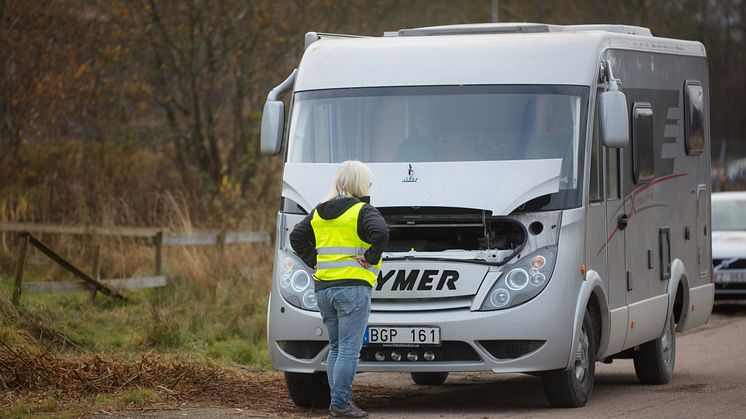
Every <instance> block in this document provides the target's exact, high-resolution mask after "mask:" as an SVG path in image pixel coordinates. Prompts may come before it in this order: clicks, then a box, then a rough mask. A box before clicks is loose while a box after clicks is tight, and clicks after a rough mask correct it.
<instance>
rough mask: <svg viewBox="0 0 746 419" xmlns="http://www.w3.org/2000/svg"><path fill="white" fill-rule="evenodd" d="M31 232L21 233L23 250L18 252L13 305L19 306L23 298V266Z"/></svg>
mask: <svg viewBox="0 0 746 419" xmlns="http://www.w3.org/2000/svg"><path fill="white" fill-rule="evenodd" d="M28 242H29V234H28V233H22V234H21V250H20V252H19V253H18V264H17V265H16V282H15V284H14V285H13V305H14V306H18V303H19V301H20V300H21V284H22V283H23V268H24V267H25V266H26V251H27V250H28Z"/></svg>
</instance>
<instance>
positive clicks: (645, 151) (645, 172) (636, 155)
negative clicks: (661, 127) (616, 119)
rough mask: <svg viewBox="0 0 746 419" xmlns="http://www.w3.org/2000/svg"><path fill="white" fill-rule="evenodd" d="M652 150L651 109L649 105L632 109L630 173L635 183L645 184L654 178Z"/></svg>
mask: <svg viewBox="0 0 746 419" xmlns="http://www.w3.org/2000/svg"><path fill="white" fill-rule="evenodd" d="M653 153H654V148H653V108H652V107H650V104H649V103H635V104H634V106H633V107H632V173H633V174H634V177H635V183H645V182H647V181H649V180H650V179H652V178H653V177H654V176H655V156H654V154H653Z"/></svg>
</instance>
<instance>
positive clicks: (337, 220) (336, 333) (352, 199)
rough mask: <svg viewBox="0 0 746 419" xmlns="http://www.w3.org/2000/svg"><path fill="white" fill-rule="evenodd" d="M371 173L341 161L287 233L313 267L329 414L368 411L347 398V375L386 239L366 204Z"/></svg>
mask: <svg viewBox="0 0 746 419" xmlns="http://www.w3.org/2000/svg"><path fill="white" fill-rule="evenodd" d="M372 178H373V176H372V174H371V171H370V168H369V167H368V166H366V165H365V164H363V163H361V162H359V161H355V160H352V161H346V162H344V163H342V165H341V166H340V167H339V169H338V170H337V174H336V176H335V177H334V182H333V183H332V188H331V191H330V193H329V195H328V196H327V197H326V199H325V200H324V201H323V202H322V203H320V204H319V205H318V206H316V208H314V210H313V211H311V213H310V214H309V215H308V216H307V217H306V218H305V219H303V221H301V222H300V223H298V224H297V225H296V227H295V229H293V231H292V233H290V244H291V246H292V247H293V250H294V251H295V253H297V254H298V256H299V257H300V258H301V259H302V260H303V262H304V263H305V264H306V265H308V266H309V267H314V268H316V272H315V274H314V279H315V281H314V291H315V292H316V299H317V301H318V305H319V311H320V312H321V317H322V319H323V320H324V326H326V330H327V333H328V336H329V356H328V358H327V362H326V372H327V376H328V378H329V387H330V389H331V404H330V406H329V417H330V418H367V417H368V414H367V413H366V412H365V411H363V410H362V409H360V408H358V407H357V406H355V404H354V403H353V402H352V381H353V379H354V377H355V370H356V369H357V360H358V355H359V354H360V347H361V346H362V342H363V333H364V332H365V327H366V326H367V324H368V313H369V312H370V295H371V291H372V288H373V285H374V284H375V282H376V279H377V278H378V272H379V270H380V267H381V254H382V252H383V249H384V248H385V247H386V243H387V242H388V239H389V228H388V225H387V224H386V222H385V221H384V219H383V217H382V216H381V213H380V212H378V210H377V209H376V208H375V207H373V206H372V205H370V193H369V189H370V186H371V185H372Z"/></svg>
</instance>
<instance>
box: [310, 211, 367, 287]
mask: <svg viewBox="0 0 746 419" xmlns="http://www.w3.org/2000/svg"><path fill="white" fill-rule="evenodd" d="M363 205H365V203H363V202H358V203H357V204H355V205H353V206H351V207H350V208H349V209H348V210H347V211H345V212H344V213H343V214H342V215H340V216H339V217H337V218H334V219H332V220H325V219H323V218H321V217H320V216H319V213H318V211H314V213H313V217H312V218H311V227H313V234H314V237H315V238H316V252H317V254H318V256H317V257H316V273H315V274H314V276H315V277H316V279H317V280H319V281H335V280H339V279H361V280H363V281H367V282H368V283H369V284H370V286H371V287H372V286H373V285H374V284H375V283H376V279H377V278H378V272H380V270H381V261H380V260H379V261H378V263H377V264H376V265H373V266H371V267H369V268H368V269H366V268H363V267H362V266H360V264H359V263H358V262H357V260H355V259H354V258H353V256H357V255H362V254H364V253H365V251H366V250H367V249H370V246H371V245H370V243H367V242H365V241H363V239H361V238H360V236H358V235H357V220H358V216H359V215H360V209H361V208H363Z"/></svg>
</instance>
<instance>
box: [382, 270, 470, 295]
mask: <svg viewBox="0 0 746 419" xmlns="http://www.w3.org/2000/svg"><path fill="white" fill-rule="evenodd" d="M420 273H421V274H420ZM394 276H396V277H394ZM458 276H459V275H458V272H457V271H450V270H443V271H440V270H437V269H425V270H423V271H420V270H419V269H413V270H411V271H409V272H407V271H406V270H404V269H399V270H391V271H388V272H387V273H386V275H383V272H381V273H379V274H378V284H377V285H376V291H380V290H382V289H383V287H384V285H386V283H387V282H389V281H390V280H391V279H392V278H393V280H394V282H393V283H392V284H391V291H412V290H415V289H416V290H417V291H432V290H442V289H443V287H447V288H448V289H449V290H455V289H456V281H458ZM415 285H417V288H415Z"/></svg>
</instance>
